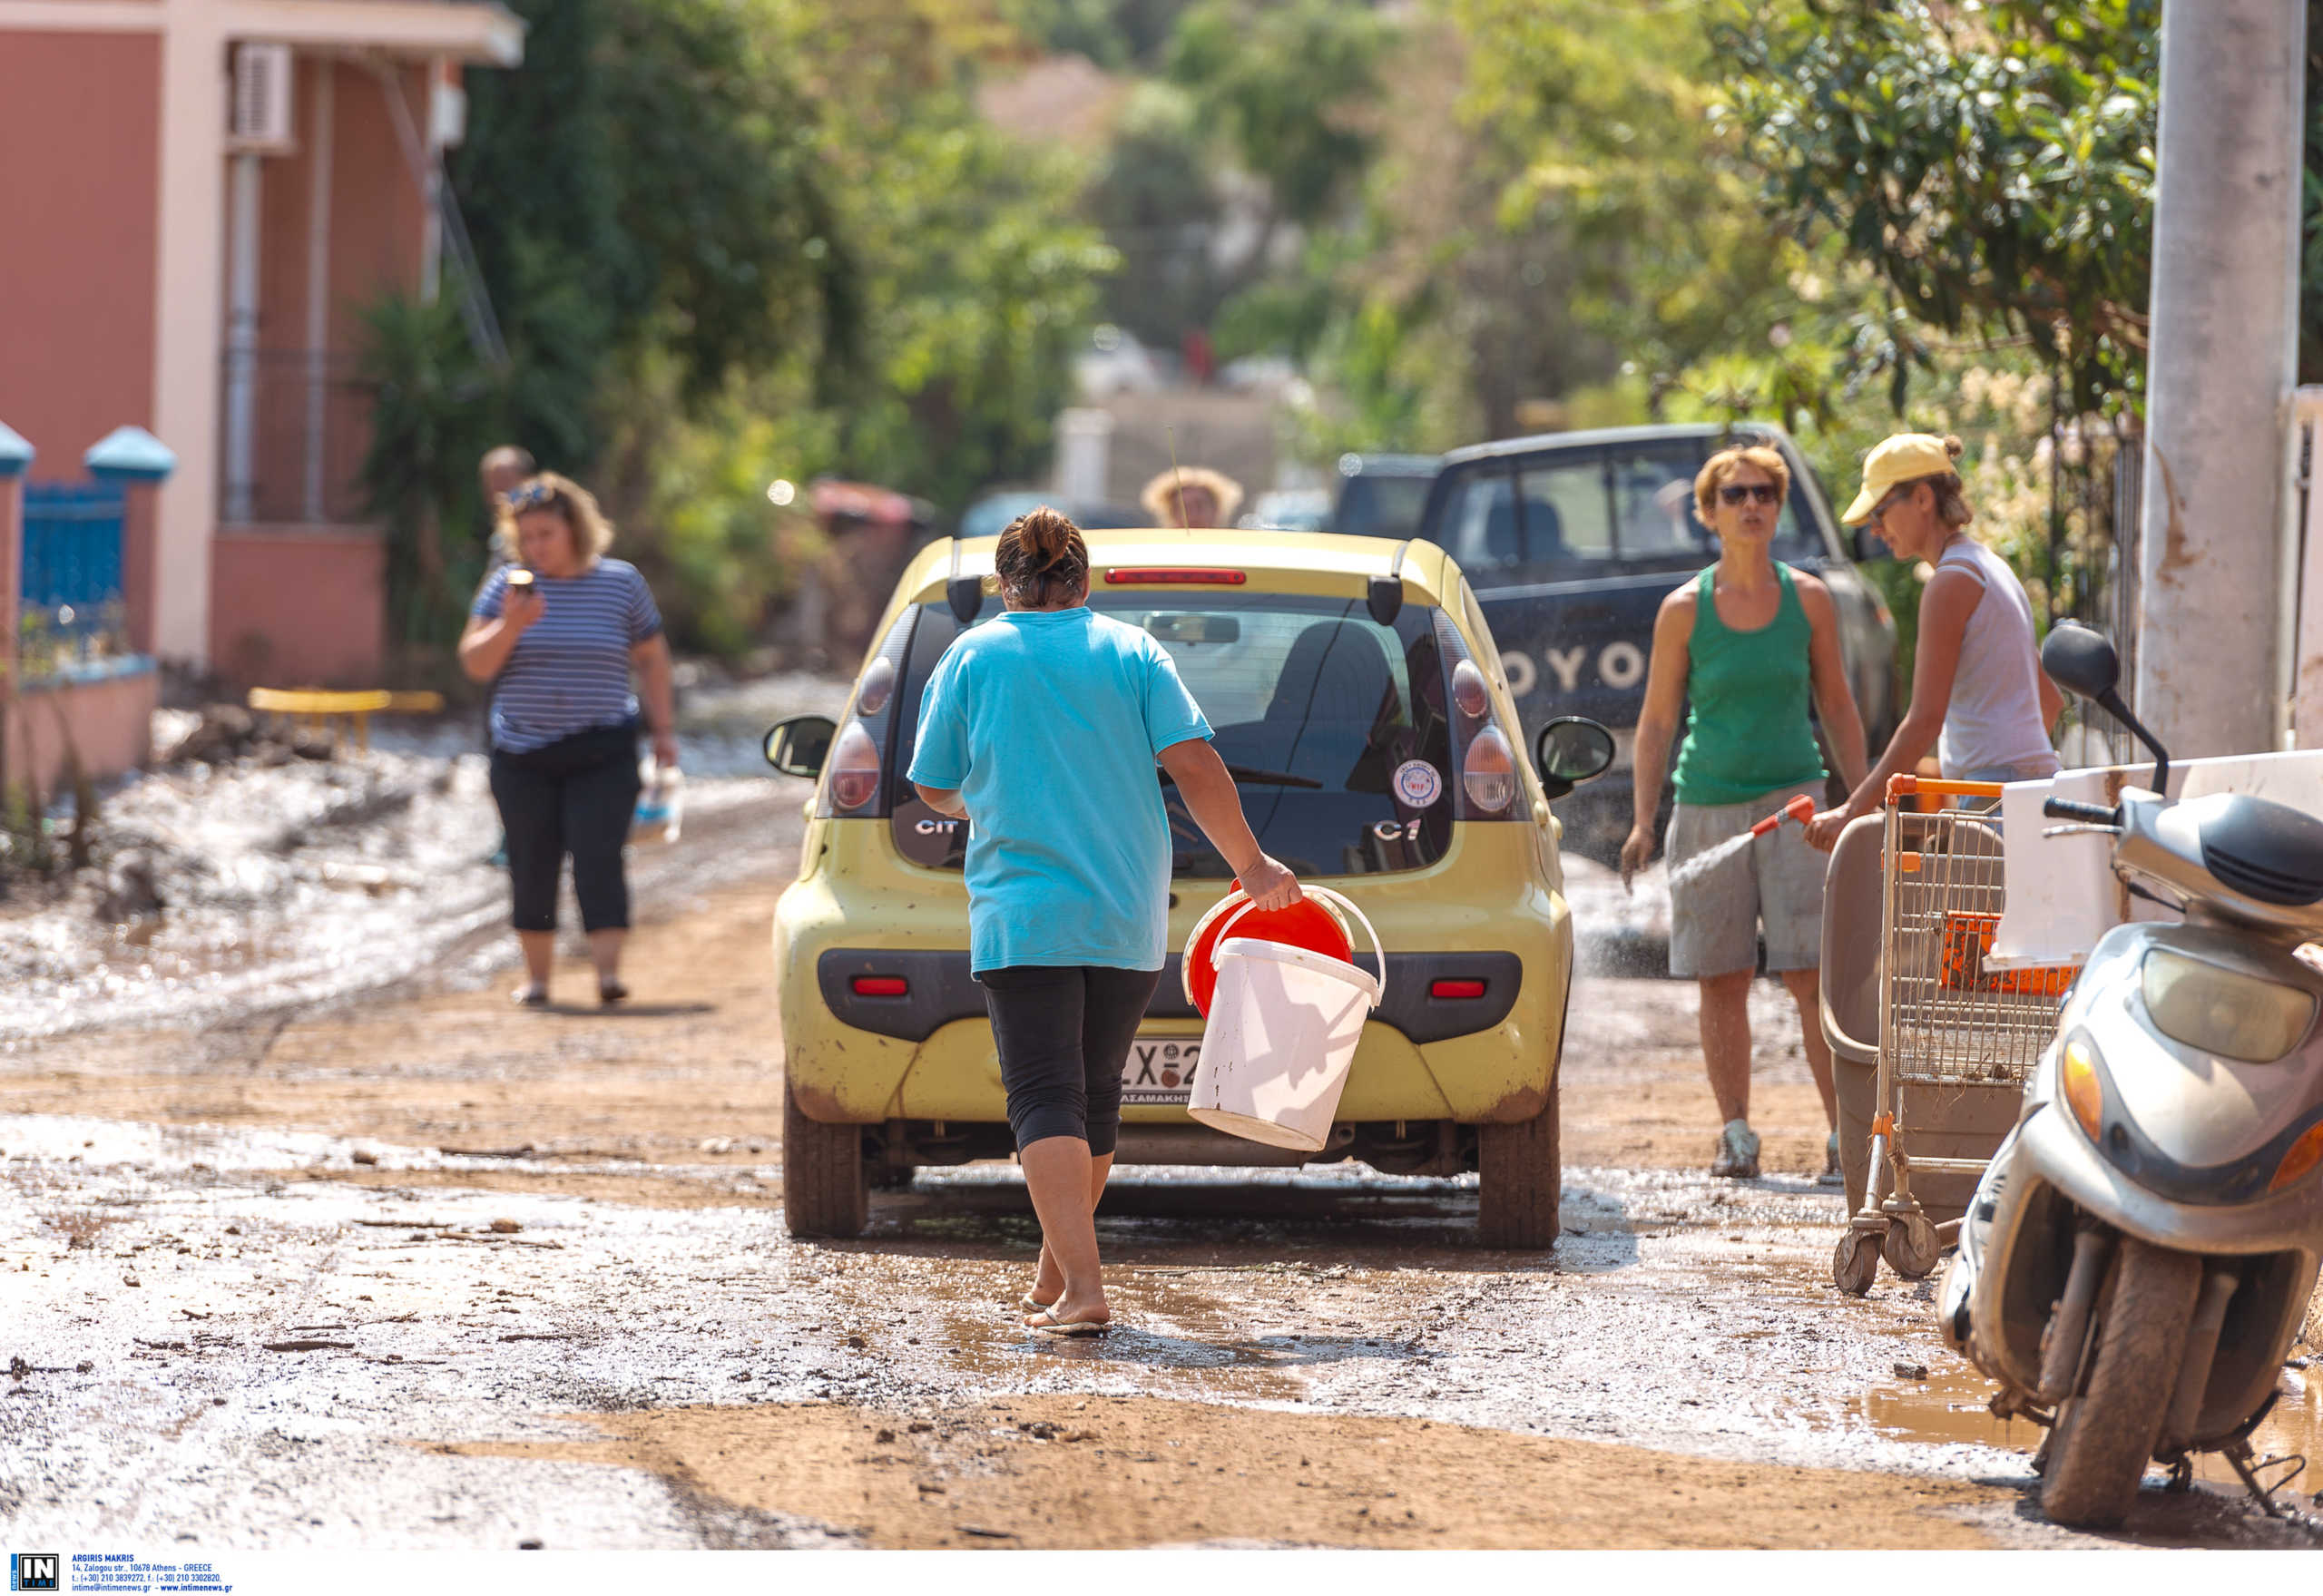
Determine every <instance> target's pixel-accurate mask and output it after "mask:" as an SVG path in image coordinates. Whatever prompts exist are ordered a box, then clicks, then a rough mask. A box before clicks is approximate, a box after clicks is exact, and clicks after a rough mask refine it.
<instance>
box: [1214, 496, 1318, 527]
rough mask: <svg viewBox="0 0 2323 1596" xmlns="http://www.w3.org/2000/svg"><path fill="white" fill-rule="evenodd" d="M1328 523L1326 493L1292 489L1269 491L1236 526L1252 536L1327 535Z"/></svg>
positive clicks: (1251, 506)
mask: <svg viewBox="0 0 2323 1596" xmlns="http://www.w3.org/2000/svg"><path fill="white" fill-rule="evenodd" d="M1330 522H1331V495H1330V493H1329V491H1328V489H1325V488H1318V487H1292V488H1269V490H1267V491H1266V492H1265V493H1262V494H1260V495H1259V496H1258V497H1257V498H1256V499H1254V500H1252V501H1251V503H1250V508H1249V509H1248V510H1246V511H1244V512H1243V513H1242V515H1241V518H1240V520H1239V521H1237V522H1236V523H1235V524H1236V525H1238V526H1240V527H1242V528H1243V529H1245V530H1246V531H1251V532H1261V531H1269V530H1271V531H1275V532H1326V531H1328V530H1329V528H1330Z"/></svg>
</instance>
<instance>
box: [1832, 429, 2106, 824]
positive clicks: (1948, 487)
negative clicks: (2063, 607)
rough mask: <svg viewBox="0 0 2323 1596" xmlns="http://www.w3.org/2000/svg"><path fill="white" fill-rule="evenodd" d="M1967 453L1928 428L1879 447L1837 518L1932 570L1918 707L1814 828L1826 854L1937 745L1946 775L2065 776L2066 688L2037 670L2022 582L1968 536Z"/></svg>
mask: <svg viewBox="0 0 2323 1596" xmlns="http://www.w3.org/2000/svg"><path fill="white" fill-rule="evenodd" d="M1960 453H1961V449H1960V440H1959V439H1958V438H1956V437H1953V436H1948V435H1947V436H1944V437H1936V436H1933V435H1931V434H1928V433H1924V432H1907V433H1900V434H1898V435H1897V436H1894V437H1891V438H1889V439H1887V441H1886V442H1885V443H1882V444H1878V445H1877V446H1874V447H1873V449H1872V451H1871V452H1870V453H1869V454H1867V455H1865V456H1864V457H1863V487H1862V490H1861V491H1860V492H1858V493H1857V494H1856V496H1855V503H1853V504H1849V505H1848V511H1847V514H1845V515H1843V516H1841V517H1840V519H1841V520H1842V521H1844V522H1846V523H1847V524H1848V525H1850V526H1854V525H1860V524H1866V523H1868V524H1869V525H1870V527H1871V530H1872V531H1874V532H1876V533H1877V534H1879V539H1880V541H1881V542H1882V543H1886V544H1887V548H1888V552H1889V553H1893V554H1894V555H1895V556H1896V557H1897V559H1898V560H1905V561H1911V562H1915V563H1917V562H1922V561H1925V562H1926V563H1927V564H1929V565H1930V566H1932V567H1933V568H1934V569H1933V570H1932V572H1931V573H1930V574H1929V576H1928V578H1927V585H1926V587H1925V588H1924V589H1922V590H1921V592H1920V622H1919V641H1918V644H1917V645H1916V649H1915V651H1914V654H1913V658H1912V701H1911V707H1910V709H1908V710H1906V711H1905V714H1904V720H1903V723H1902V724H1901V725H1899V726H1897V728H1896V735H1895V736H1894V737H1893V738H1891V739H1888V743H1887V752H1886V753H1885V754H1882V755H1881V756H1880V758H1879V763H1878V764H1877V765H1875V766H1873V767H1872V769H1871V774H1870V775H1868V776H1867V777H1865V778H1863V780H1862V781H1861V782H1859V783H1857V784H1856V785H1855V787H1854V788H1853V789H1852V791H1850V793H1849V794H1848V801H1847V802H1846V803H1845V804H1843V805H1841V806H1840V807H1839V808H1836V809H1828V810H1826V811H1824V812H1823V813H1822V814H1820V815H1818V816H1816V817H1815V818H1814V820H1813V822H1812V823H1811V824H1810V825H1809V826H1808V837H1809V838H1810V839H1811V840H1812V841H1813V842H1814V844H1815V846H1816V847H1819V848H1821V849H1823V850H1824V851H1825V852H1826V853H1828V852H1829V851H1830V850H1831V849H1832V848H1834V847H1837V846H1838V840H1839V833H1840V832H1842V831H1844V830H1846V829H1847V826H1848V822H1849V821H1850V820H1854V819H1856V818H1858V817H1860V816H1864V815H1876V814H1877V813H1878V812H1879V806H1880V803H1881V801H1882V799H1883V798H1885V796H1886V794H1887V778H1889V777H1891V776H1895V775H1897V774H1898V773H1900V772H1905V771H1914V770H1917V769H1919V764H1920V761H1921V760H1922V759H1926V757H1927V754H1928V750H1929V749H1936V750H1937V756H1936V757H1937V761H1938V763H1939V764H1940V765H1941V766H1942V767H1943V772H1944V776H1945V778H1946V780H1950V781H2037V780H2040V779H2042V778H2044V777H2049V776H2054V775H2055V774H2056V773H2057V769H2058V759H2057V754H2056V749H2055V747H2054V746H2053V744H2052V742H2051V741H2050V735H2049V734H2050V729H2051V728H2053V727H2054V726H2055V725H2056V723H2057V717H2058V716H2059V715H2060V714H2061V713H2063V710H2064V695H2063V693H2061V692H2059V691H2058V690H2057V685H2056V683H2055V682H2053V681H2050V680H2049V674H2048V672H2047V671H2044V670H2042V669H2041V651H2040V647H2039V644H2038V642H2037V641H2036V640H2035V639H2034V630H2033V601H2032V600H2031V599H2029V598H2027V597H2026V596H2025V593H2024V583H2021V582H2019V581H2017V579H2016V573H2015V572H2014V571H2012V570H2010V569H2009V566H2008V562H2007V561H2005V560H2004V559H2002V558H2001V557H2000V556H1999V555H1998V554H1995V553H1993V551H1992V550H1990V549H1988V548H1986V547H1985V545H1984V544H1983V543H1978V542H1977V541H1976V539H1975V537H1974V536H1973V535H1971V534H1970V533H1969V531H1968V523H1969V522H1970V521H1971V520H1972V519H1974V518H1975V511H1974V510H1972V509H1970V508H1969V505H1968V500H1967V495H1966V494H1965V492H1964V491H1963V487H1962V484H1961V481H1960V473H1959V471H1958V469H1957V465H1956V463H1957V461H1958V460H1959V458H1960ZM1978 807H1983V805H1982V804H1979V806H1978Z"/></svg>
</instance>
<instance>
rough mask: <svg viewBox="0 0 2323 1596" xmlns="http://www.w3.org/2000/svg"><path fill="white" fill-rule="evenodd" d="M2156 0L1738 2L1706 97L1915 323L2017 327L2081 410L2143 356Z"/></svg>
mask: <svg viewBox="0 0 2323 1596" xmlns="http://www.w3.org/2000/svg"><path fill="white" fill-rule="evenodd" d="M2160 22H2161V0H2094V3H2093V4H2087V5H2078V6H2073V7H2071V8H2065V7H2059V6H2054V5H2048V4H2045V3H2043V0H1989V3H1987V4H1985V5H1965V6H1956V7H1955V6H1944V7H1941V8H1938V7H1936V6H1933V5H1929V4H1927V3H1926V0H1902V3H1900V4H1897V3H1893V0H1743V3H1742V4H1740V5H1738V6H1736V7H1735V8H1734V9H1733V11H1732V12H1731V14H1730V15H1729V16H1728V17H1727V18H1726V19H1725V20H1723V21H1721V22H1720V24H1718V25H1717V26H1716V27H1715V28H1714V30H1713V33H1714V36H1715V38H1716V40H1717V44H1718V51H1719V54H1720V57H1721V58H1722V59H1724V60H1727V61H1729V62H1730V63H1731V67H1730V70H1729V71H1728V73H1726V79H1725V85H1724V93H1723V98H1722V99H1721V100H1720V102H1719V103H1717V104H1716V105H1715V106H1714V107H1713V111H1712V115H1713V118H1714V120H1715V121H1716V122H1718V123H1719V124H1720V125H1722V126H1723V127H1725V128H1727V129H1728V130H1730V132H1732V133H1733V135H1734V136H1735V137H1736V138H1737V140H1738V141H1739V142H1740V144H1741V146H1742V148H1743V150H1744V152H1746V155H1747V157H1748V158H1749V159H1750V161H1751V162H1754V163H1755V164H1757V165H1758V166H1759V167H1760V168H1761V169H1762V170H1763V171H1765V172H1766V173H1767V180H1768V181H1767V191H1766V192H1767V200H1768V201H1769V207H1770V209H1771V210H1772V211H1773V212H1774V214H1775V215H1776V216H1777V217H1778V218H1779V219H1780V220H1782V222H1783V223H1784V224H1785V225H1786V226H1788V227H1789V228H1790V229H1792V230H1793V231H1794V232H1796V233H1798V234H1799V235H1801V236H1802V237H1805V238H1808V239H1810V240H1811V239H1812V237H1813V236H1814V235H1815V234H1816V233H1817V232H1818V230H1821V229H1825V228H1828V229H1829V230H1832V231H1834V232H1836V233H1837V234H1838V236H1839V237H1840V238H1842V239H1843V240H1845V242H1846V246H1847V249H1848V252H1849V253H1850V255H1851V256H1853V257H1854V258H1855V259H1857V260H1860V261H1863V262H1865V263H1867V264H1868V265H1869V266H1871V267H1872V269H1875V270H1876V271H1877V273H1878V275H1879V277H1880V278H1881V279H1882V280H1883V281H1884V283H1885V284H1886V285H1887V289H1888V290H1889V292H1890V294H1891V295H1892V296H1893V299H1894V301H1895V303H1896V305H1897V307H1899V308H1902V309H1903V310H1905V311H1906V312H1907V313H1908V314H1909V315H1910V316H1911V317H1912V318H1915V319H1916V320H1917V321H1919V322H1921V323H1924V324H1926V326H1929V327H1932V328H1937V329H1939V330H1941V331H1943V332H1946V333H1951V334H1960V333H1973V334H2001V335H2010V334H2014V335H2021V336H2028V337H2030V338H2033V339H2034V341H2035V343H2036V344H2037V345H2038V346H2039V347H2040V348H2042V349H2043V350H2044V352H2053V357H2054V358H2055V359H2056V361H2057V363H2058V364H2059V366H2060V367H2061V369H2062V370H2063V373H2064V375H2065V376H2066V377H2067V380H2068V382H2069V385H2070V391H2071V393H2072V395H2073V401H2074V403H2075V404H2076V405H2077V406H2079V407H2080V408H2083V409H2096V408H2100V407H2102V406H2106V405H2107V404H2108V403H2110V402H2112V401H2114V400H2116V399H2117V398H2118V397H2120V396H2122V395H2125V394H2129V393H2132V392H2134V391H2135V390H2136V389H2137V387H2138V386H2139V382H2140V378H2141V377H2142V370H2143V365H2144V351H2145V344H2146V299H2147V289H2148V283H2149V279H2150V277H2151V238H2152V203H2153V183H2154V156H2153V139H2154V113H2155V103H2156V98H2157V93H2158V83H2159V75H2160V34H2159V28H2160ZM1894 380H1895V385H1896V387H1895V391H1896V394H1897V403H1898V404H1899V405H1900V403H1901V395H1902V392H1903V388H1904V383H1905V380H1906V367H1904V366H1903V365H1900V364H1899V365H1898V366H1897V367H1896V371H1895V378H1894Z"/></svg>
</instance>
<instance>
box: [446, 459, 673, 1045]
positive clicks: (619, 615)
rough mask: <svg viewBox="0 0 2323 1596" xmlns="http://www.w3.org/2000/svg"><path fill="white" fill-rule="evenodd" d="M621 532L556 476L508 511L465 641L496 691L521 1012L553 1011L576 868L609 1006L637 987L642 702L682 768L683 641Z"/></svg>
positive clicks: (526, 488) (531, 488)
mask: <svg viewBox="0 0 2323 1596" xmlns="http://www.w3.org/2000/svg"><path fill="white" fill-rule="evenodd" d="M499 541H500V547H501V552H502V553H505V554H506V555H507V556H508V558H509V560H510V562H511V563H508V564H505V565H503V566H501V567H500V569H499V570H497V571H495V572H494V573H492V575H491V576H490V577H489V578H487V579H486V580H485V584H484V586H483V588H482V589H481V590H479V591H478V592H477V593H476V596H475V605H474V606H473V608H472V609H471V611H470V613H469V619H468V626H467V631H466V632H465V633H463V634H462V636H461V638H460V668H461V669H462V670H464V671H466V672H467V673H468V675H469V676H470V677H472V678H474V679H475V681H488V682H491V683H492V797H493V801H494V802H495V803H496V804H498V805H499V806H500V821H501V824H502V825H503V826H505V827H506V828H507V833H508V841H507V848H508V876H509V881H510V885H511V887H512V895H511V896H513V897H514V898H515V913H514V915H513V916H512V918H513V919H514V921H515V926H516V940H517V942H518V943H519V944H520V945H522V946H523V948H524V976H525V980H524V985H523V986H521V987H519V988H517V990H516V994H515V996H516V1001H517V1002H518V1003H521V1004H528V1005H531V1006H534V1007H538V1006H540V1005H542V1004H546V1003H547V1002H548V980H549V967H550V964H551V962H552V960H553V959H554V955H555V952H556V883H557V876H559V874H560V873H561V872H562V871H563V869H564V856H565V855H567V854H571V855H572V856H573V896H575V897H577V898H578V899H580V900H581V925H582V927H583V929H584V930H586V931H587V932H588V934H589V957H590V961H591V962H592V963H593V964H595V966H596V972H597V1001H598V1002H599V1003H600V1004H606V1005H611V1004H617V1003H619V1002H621V1001H622V999H623V998H625V997H627V996H628V995H629V989H628V988H627V987H625V986H623V985H622V983H621V948H622V937H623V935H624V934H625V933H626V932H627V930H628V928H629V883H628V881H627V880H626V878H624V876H622V844H623V843H625V842H627V841H628V840H629V826H630V819H631V817H632V814H633V813H634V812H635V809H636V805H637V794H638V788H639V781H638V771H637V721H638V695H637V694H636V693H635V692H633V691H632V690H631V689H630V672H631V671H632V668H633V669H634V670H635V671H636V673H637V677H638V680H639V681H640V682H641V683H642V685H643V687H644V690H645V693H644V697H645V705H646V710H647V719H648V721H649V724H650V727H651V729H652V737H653V758H654V759H655V760H656V761H658V762H659V763H660V764H661V765H662V767H663V768H665V769H676V767H677V763H678V739H677V734H676V732H675V731H674V730H673V729H672V701H671V692H670V642H669V639H668V638H666V637H664V636H663V635H662V612H660V611H659V610H658V609H656V608H655V607H654V604H653V595H652V593H651V592H647V591H646V587H645V579H644V578H643V577H642V576H640V575H639V574H638V573H637V567H636V566H634V565H632V564H631V563H629V562H628V561H626V560H608V559H606V558H605V557H604V555H605V549H606V546H607V545H608V544H610V543H612V542H613V528H612V527H611V526H610V525H608V524H606V522H605V518H604V517H603V515H602V514H599V513H598V511H597V501H596V500H595V499H594V498H593V497H592V496H591V495H590V494H589V491H588V490H587V489H586V488H584V487H583V486H581V485H579V484H578V483H575V482H572V481H569V480H567V479H566V478H564V477H562V476H559V475H556V474H555V473H554V472H543V473H542V474H541V475H538V476H535V477H533V478H532V479H531V480H530V481H528V482H525V483H524V484H523V485H520V486H518V487H517V488H515V490H513V491H512V492H510V493H509V494H507V495H506V496H505V498H503V499H502V501H501V504H500V530H499Z"/></svg>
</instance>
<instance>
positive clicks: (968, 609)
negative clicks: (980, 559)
mask: <svg viewBox="0 0 2323 1596" xmlns="http://www.w3.org/2000/svg"><path fill="white" fill-rule="evenodd" d="M944 599H945V602H946V603H948V604H950V605H951V606H952V617H953V619H954V620H956V621H957V622H959V623H960V624H961V625H963V626H965V625H967V624H968V623H969V622H972V621H974V620H975V618H976V614H977V612H979V611H981V610H982V609H983V608H984V578H983V577H981V576H956V577H954V578H952V580H951V581H949V582H947V583H945V584H944Z"/></svg>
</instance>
